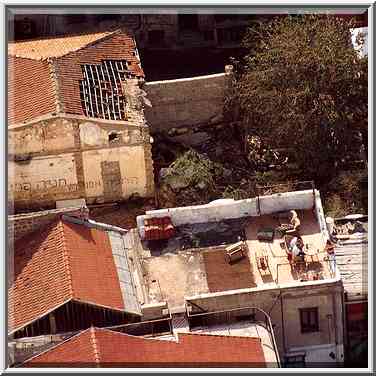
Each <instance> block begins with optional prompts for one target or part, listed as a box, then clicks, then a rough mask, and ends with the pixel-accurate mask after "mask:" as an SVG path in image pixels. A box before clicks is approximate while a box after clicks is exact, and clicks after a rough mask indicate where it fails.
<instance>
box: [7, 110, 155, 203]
mask: <svg viewBox="0 0 376 376" xmlns="http://www.w3.org/2000/svg"><path fill="white" fill-rule="evenodd" d="M9 154H10V155H9V163H8V167H9V178H8V184H9V187H8V188H9V200H11V201H14V206H15V209H16V210H19V209H23V208H27V209H33V208H41V207H51V208H52V207H54V205H55V202H56V201H60V200H71V199H79V198H84V199H86V202H87V203H89V204H90V203H96V202H99V203H101V202H111V201H117V200H122V199H126V198H128V197H129V196H130V195H132V194H134V193H137V194H139V195H140V196H142V197H151V196H152V195H153V192H154V177H153V165H152V157H151V145H150V137H149V130H148V128H147V127H145V126H138V125H131V124H129V123H127V122H114V121H106V120H104V121H101V120H99V119H95V120H90V121H89V120H88V119H86V118H84V117H82V118H80V117H72V116H69V115H66V116H62V117H59V118H46V119H45V120H40V121H36V122H33V123H29V124H27V125H22V126H15V127H11V128H10V129H9Z"/></svg>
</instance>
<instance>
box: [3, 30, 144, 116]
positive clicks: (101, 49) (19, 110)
mask: <svg viewBox="0 0 376 376" xmlns="http://www.w3.org/2000/svg"><path fill="white" fill-rule="evenodd" d="M135 51H136V45H135V42H134V39H133V38H132V37H131V36H130V35H129V34H128V33H126V32H124V31H120V30H117V31H113V32H105V33H93V34H85V35H74V36H72V35H68V36H64V37H58V38H49V39H39V40H32V41H27V42H15V43H10V44H9V45H8V59H9V72H8V75H9V86H8V95H9V101H8V111H9V117H8V120H9V124H17V123H22V122H26V121H29V120H32V119H33V118H37V117H40V116H43V115H46V114H49V113H53V112H56V104H57V103H59V105H60V107H61V109H60V112H63V113H67V114H75V115H81V116H83V115H84V112H83V109H82V106H81V97H80V80H82V79H83V75H82V70H81V65H82V64H101V63H102V61H103V60H126V61H127V63H128V67H129V70H130V72H131V74H132V75H134V76H136V77H143V76H144V72H143V70H142V68H140V66H139V58H138V57H137V54H136V52H135ZM54 85H55V87H54Z"/></svg>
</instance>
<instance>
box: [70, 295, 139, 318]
mask: <svg viewBox="0 0 376 376" xmlns="http://www.w3.org/2000/svg"><path fill="white" fill-rule="evenodd" d="M71 300H72V302H75V303H82V304H88V305H91V306H93V307H99V308H105V309H111V310H112V311H116V312H120V313H128V314H131V315H135V316H142V314H139V313H136V312H132V311H128V310H127V309H126V308H123V309H121V308H115V307H109V306H105V305H103V304H98V303H94V302H89V301H87V300H82V299H79V298H78V297H76V296H74V297H73V298H72V299H71Z"/></svg>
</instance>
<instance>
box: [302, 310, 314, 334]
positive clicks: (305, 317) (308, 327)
mask: <svg viewBox="0 0 376 376" xmlns="http://www.w3.org/2000/svg"><path fill="white" fill-rule="evenodd" d="M299 311H300V328H301V332H302V333H311V332H318V331H319V309H318V308H317V307H314V308H302V309H300V310H299Z"/></svg>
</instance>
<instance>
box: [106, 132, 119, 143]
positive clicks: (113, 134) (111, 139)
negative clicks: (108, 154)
mask: <svg viewBox="0 0 376 376" xmlns="http://www.w3.org/2000/svg"><path fill="white" fill-rule="evenodd" d="M119 140H120V134H119V133H116V132H111V133H110V134H109V135H108V142H115V141H119Z"/></svg>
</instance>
